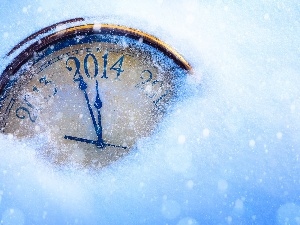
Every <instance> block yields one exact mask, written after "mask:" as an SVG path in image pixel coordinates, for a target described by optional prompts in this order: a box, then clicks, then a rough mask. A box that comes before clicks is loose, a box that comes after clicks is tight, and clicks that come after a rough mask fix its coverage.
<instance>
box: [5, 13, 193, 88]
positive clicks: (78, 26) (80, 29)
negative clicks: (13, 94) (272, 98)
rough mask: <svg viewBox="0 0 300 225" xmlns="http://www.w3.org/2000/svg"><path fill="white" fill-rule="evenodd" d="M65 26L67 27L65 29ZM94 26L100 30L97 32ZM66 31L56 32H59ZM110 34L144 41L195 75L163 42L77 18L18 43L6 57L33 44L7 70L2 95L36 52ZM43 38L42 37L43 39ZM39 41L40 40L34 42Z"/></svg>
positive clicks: (121, 26)
mask: <svg viewBox="0 0 300 225" xmlns="http://www.w3.org/2000/svg"><path fill="white" fill-rule="evenodd" d="M65 26H66V27H65ZM95 26H96V27H97V28H98V27H99V28H100V29H94V28H95ZM59 27H60V28H64V27H65V28H64V29H61V30H57V28H59ZM100 33H104V34H105V33H110V34H116V35H124V36H128V37H130V38H133V39H136V40H139V39H140V38H142V39H143V42H144V43H146V44H148V45H150V46H152V47H154V48H157V49H158V50H159V51H161V52H162V53H164V54H165V55H167V56H168V57H169V58H171V59H172V60H173V61H174V62H175V64H177V65H178V66H179V67H180V68H182V69H184V70H185V71H187V72H188V73H189V74H191V73H192V67H191V65H190V64H189V63H188V62H187V61H186V60H185V59H184V58H183V56H181V55H180V54H179V53H178V52H177V51H176V50H174V49H173V48H172V47H171V46H169V45H168V44H166V43H165V42H163V41H161V40H160V39H159V38H157V37H155V36H153V35H151V34H148V33H146V32H144V31H141V30H138V29H135V28H130V27H127V26H124V25H117V24H110V23H87V22H86V21H85V19H84V18H74V19H70V20H66V21H62V22H59V23H55V24H53V25H50V26H48V27H45V28H43V29H41V30H39V31H37V32H35V33H33V34H32V35H30V36H28V37H27V38H25V39H24V40H23V41H21V42H20V43H18V44H17V45H16V46H15V47H13V48H12V50H11V51H10V52H9V53H7V55H6V56H7V57H9V56H11V55H13V54H14V53H15V52H16V51H17V50H18V49H21V48H22V47H25V46H26V44H27V43H30V42H32V41H34V42H33V43H31V44H30V45H29V46H28V47H25V49H24V50H22V51H21V52H20V53H19V54H18V55H17V56H16V57H15V58H13V59H12V60H11V63H10V64H9V65H8V66H7V67H6V68H5V69H4V71H3V72H2V74H1V77H0V93H1V92H2V90H3V89H4V88H5V85H6V83H7V82H8V81H9V78H10V76H12V75H14V74H15V73H16V72H17V71H18V70H19V69H20V67H21V66H22V65H24V64H25V63H26V62H28V60H29V59H30V58H32V57H33V55H34V53H35V52H39V51H42V50H43V49H44V48H46V47H47V46H49V45H51V44H55V43H57V42H59V41H60V40H62V39H63V38H67V37H70V36H72V35H82V34H85V35H90V34H100ZM41 35H44V36H43V37H40V38H39V36H41ZM35 39H37V40H35Z"/></svg>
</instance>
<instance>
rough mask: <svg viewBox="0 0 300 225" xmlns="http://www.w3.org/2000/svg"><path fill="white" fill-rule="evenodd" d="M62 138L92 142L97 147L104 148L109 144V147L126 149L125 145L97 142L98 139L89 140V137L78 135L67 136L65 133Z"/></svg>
mask: <svg viewBox="0 0 300 225" xmlns="http://www.w3.org/2000/svg"><path fill="white" fill-rule="evenodd" d="M64 138H65V139H68V140H73V141H79V142H84V143H87V144H94V145H96V146H97V148H105V147H106V146H111V147H115V148H123V149H127V147H126V146H122V145H113V144H109V143H105V142H103V141H101V142H99V141H94V140H89V139H85V138H79V137H73V136H68V135H65V136H64Z"/></svg>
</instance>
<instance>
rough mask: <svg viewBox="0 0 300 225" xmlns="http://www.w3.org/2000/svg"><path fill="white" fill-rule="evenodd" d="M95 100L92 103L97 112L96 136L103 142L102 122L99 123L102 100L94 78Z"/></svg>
mask: <svg viewBox="0 0 300 225" xmlns="http://www.w3.org/2000/svg"><path fill="white" fill-rule="evenodd" d="M96 93H97V94H96V100H95V103H94V106H95V108H96V109H97V114H98V126H97V128H98V129H97V132H96V133H97V137H98V141H99V142H103V140H102V124H101V113H100V109H101V108H102V101H101V99H100V95H99V88H98V81H97V80H96Z"/></svg>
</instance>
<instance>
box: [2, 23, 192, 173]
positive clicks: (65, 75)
mask: <svg viewBox="0 0 300 225" xmlns="http://www.w3.org/2000/svg"><path fill="white" fill-rule="evenodd" d="M95 28H98V29H95ZM188 69H189V67H188V64H186V63H185V62H184V61H183V60H181V59H180V58H179V57H178V56H177V55H176V54H175V53H173V52H172V51H171V50H170V49H168V47H166V46H164V45H163V44H162V43H161V42H160V41H159V40H157V39H155V38H154V37H152V36H150V35H147V34H144V33H142V32H140V31H137V30H133V29H129V28H124V27H120V26H112V25H101V28H100V25H95V24H91V25H79V26H77V27H71V28H67V29H65V30H63V31H60V32H56V33H52V34H49V35H48V36H45V37H44V38H42V39H41V40H39V41H37V42H36V43H34V44H32V45H31V46H30V47H29V48H27V49H26V50H25V51H23V52H22V53H21V54H20V55H19V56H18V57H16V59H15V60H14V61H13V63H12V64H11V65H9V66H8V68H7V69H6V70H5V71H4V72H3V74H2V76H1V79H2V80H1V86H0V89H1V90H0V91H1V95H0V107H1V108H0V129H1V132H2V133H5V134H8V135H12V136H13V137H14V138H16V139H19V140H26V141H28V142H31V143H35V144H36V145H37V146H38V147H37V152H38V154H39V155H41V156H42V157H44V158H47V159H48V160H50V161H51V162H53V163H55V164H64V165H66V164H72V165H78V166H92V167H103V166H106V165H108V164H110V163H111V162H113V161H115V160H117V159H118V158H120V157H122V156H124V155H126V154H127V153H128V152H129V151H130V150H131V149H133V148H134V146H135V144H136V142H137V141H138V140H139V139H140V138H142V137H146V136H149V135H151V133H152V132H153V131H154V129H155V128H156V126H157V124H158V123H159V122H160V121H161V120H162V118H163V115H164V113H165V112H166V110H167V109H168V107H169V106H170V105H171V103H172V100H174V98H176V96H177V95H178V89H179V86H180V84H181V83H182V81H183V79H184V78H185V77H186V75H187V70H188Z"/></svg>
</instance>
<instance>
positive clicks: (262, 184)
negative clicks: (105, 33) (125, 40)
mask: <svg viewBox="0 0 300 225" xmlns="http://www.w3.org/2000/svg"><path fill="white" fill-rule="evenodd" d="M299 14H300V7H299V3H298V1H275V0H274V1H256V0H254V1H248V2H233V1H197V0H187V1H168V0H159V1H139V2H137V1H134V2H133V1H98V0H87V1H80V0H75V1H74V0H73V1H60V0H53V1H46V0H22V1H21V0H18V1H14V2H13V3H12V2H11V1H8V0H3V1H2V2H1V8H0V21H1V25H0V37H2V42H1V45H0V55H1V56H2V57H4V56H5V54H6V53H8V52H9V51H10V49H11V48H12V47H13V46H15V45H16V44H17V43H18V42H20V41H22V40H23V39H24V38H26V37H27V36H29V35H30V34H32V33H34V32H35V31H37V30H39V29H42V28H44V27H46V26H48V25H51V24H54V23H56V22H59V21H63V20H66V19H70V18H75V17H85V18H88V19H89V20H91V21H103V22H110V23H117V24H122V25H127V26H130V27H134V28H138V29H141V30H143V31H145V32H148V33H151V34H153V35H155V36H157V37H159V38H160V39H162V40H163V41H165V42H167V43H168V44H169V45H171V46H172V47H174V48H175V49H176V50H177V51H179V52H180V53H181V54H182V55H183V56H184V57H185V58H186V59H187V60H188V61H189V62H190V63H191V65H192V66H193V69H194V74H193V75H192V76H191V77H190V78H189V79H188V80H187V84H186V86H185V87H184V88H185V91H184V93H185V95H184V96H181V97H180V98H179V99H178V102H176V104H175V105H174V107H173V108H172V110H171V111H170V112H169V113H168V115H167V116H166V118H165V119H164V121H163V122H162V123H161V124H160V125H159V127H158V129H157V132H156V133H155V134H154V135H153V136H151V137H147V138H144V139H141V140H139V142H138V149H137V150H135V151H134V152H132V153H131V154H130V155H129V156H127V157H126V158H124V159H123V160H121V161H119V162H117V163H115V164H113V165H112V166H110V167H107V168H105V169H103V170H102V171H101V172H93V171H88V170H77V169H75V168H73V167H72V165H71V166H69V167H63V168H56V167H54V166H53V165H50V164H49V163H47V161H46V160H42V159H40V158H38V157H37V156H36V154H35V148H36V145H35V144H34V143H31V142H30V143H27V142H19V141H18V140H16V139H15V138H14V137H13V136H12V135H7V136H4V135H0V159H1V161H0V221H1V222H0V224H5V225H7V224H20V225H21V224H177V225H184V224H192V225H194V224H278V225H283V224H300V219H299V218H300V199H299V196H300V188H299V187H300V175H299V174H300V163H299V155H300V141H299V137H300V112H299V111H300V74H299V73H300V60H299V51H300V39H299V34H300V24H299V22H300V21H299V18H300V15H299ZM95 29H101V28H100V27H95ZM141 41H142V40H141ZM9 60H11V58H3V59H2V58H1V59H0V65H1V66H0V69H1V70H3V69H4V68H5V66H6V65H7V64H8V62H9ZM37 129H38V128H37Z"/></svg>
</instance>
